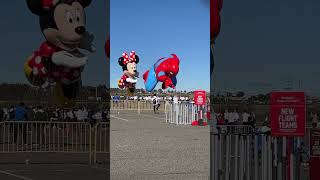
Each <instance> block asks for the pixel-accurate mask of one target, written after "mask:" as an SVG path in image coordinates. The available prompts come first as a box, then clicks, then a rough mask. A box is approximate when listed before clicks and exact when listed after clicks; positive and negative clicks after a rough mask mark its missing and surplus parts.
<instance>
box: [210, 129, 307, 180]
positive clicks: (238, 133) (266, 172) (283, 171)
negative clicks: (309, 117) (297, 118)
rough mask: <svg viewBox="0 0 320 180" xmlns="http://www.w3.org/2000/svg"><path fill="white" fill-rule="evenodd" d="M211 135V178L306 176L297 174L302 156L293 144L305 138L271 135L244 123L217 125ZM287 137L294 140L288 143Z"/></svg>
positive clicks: (293, 178) (245, 179)
mask: <svg viewBox="0 0 320 180" xmlns="http://www.w3.org/2000/svg"><path fill="white" fill-rule="evenodd" d="M211 136H212V137H211V141H212V142H211V154H212V156H211V173H210V174H211V175H210V176H211V179H212V180H221V179H223V180H257V179H261V180H271V179H276V180H286V179H288V176H290V177H291V180H305V179H301V178H300V177H299V175H300V169H302V167H301V162H300V161H301V160H300V154H299V149H297V148H294V147H298V148H299V145H298V144H299V143H300V142H301V141H304V140H306V139H307V138H298V137H296V138H286V137H272V136H271V135H270V134H269V133H260V132H256V131H255V129H253V128H252V127H251V126H245V125H241V126H237V125H230V126H218V133H212V134H211ZM307 136H309V135H308V134H306V137H307ZM288 141H292V142H293V141H296V142H295V143H297V144H296V146H293V145H292V144H293V143H292V144H290V143H289V144H290V146H288ZM287 148H291V154H288V151H287ZM288 162H290V164H288ZM289 167H290V168H291V169H290V170H288V168H289ZM288 172H290V173H288ZM298 177H299V178H298ZM306 178H307V177H306Z"/></svg>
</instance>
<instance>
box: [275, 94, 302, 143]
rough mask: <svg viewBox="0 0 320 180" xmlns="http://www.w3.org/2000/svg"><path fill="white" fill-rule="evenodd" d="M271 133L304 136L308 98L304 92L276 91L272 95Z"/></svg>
mask: <svg viewBox="0 0 320 180" xmlns="http://www.w3.org/2000/svg"><path fill="white" fill-rule="evenodd" d="M270 118H271V134H272V135H273V136H291V137H292V136H304V134H305V123H306V99H305V94H304V93H303V92H274V93H272V94H271V97H270Z"/></svg>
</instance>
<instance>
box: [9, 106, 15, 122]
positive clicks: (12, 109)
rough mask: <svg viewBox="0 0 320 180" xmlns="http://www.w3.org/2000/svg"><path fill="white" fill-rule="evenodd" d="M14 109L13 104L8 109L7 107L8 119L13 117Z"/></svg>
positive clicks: (11, 119)
mask: <svg viewBox="0 0 320 180" xmlns="http://www.w3.org/2000/svg"><path fill="white" fill-rule="evenodd" d="M14 111H15V109H14V106H11V107H10V109H9V119H10V121H13V120H14V119H15V117H14V114H15V112H14Z"/></svg>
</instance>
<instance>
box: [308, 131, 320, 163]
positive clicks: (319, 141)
mask: <svg viewBox="0 0 320 180" xmlns="http://www.w3.org/2000/svg"><path fill="white" fill-rule="evenodd" d="M310 156H317V157H320V129H311V137H310Z"/></svg>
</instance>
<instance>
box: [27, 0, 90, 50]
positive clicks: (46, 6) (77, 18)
mask: <svg viewBox="0 0 320 180" xmlns="http://www.w3.org/2000/svg"><path fill="white" fill-rule="evenodd" d="M90 3H91V0H27V5H28V7H29V9H30V11H31V12H32V13H34V14H36V15H38V16H39V18H40V28H41V30H42V32H43V34H44V36H45V38H46V39H47V41H49V42H50V43H51V44H53V45H55V46H57V47H59V48H61V49H64V50H67V51H74V50H76V49H77V48H78V47H79V46H80V43H81V39H82V38H83V36H84V35H85V33H86V16H85V11H84V8H85V7H87V6H89V5H90Z"/></svg>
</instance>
